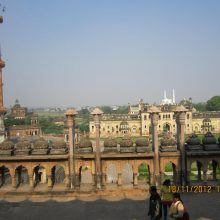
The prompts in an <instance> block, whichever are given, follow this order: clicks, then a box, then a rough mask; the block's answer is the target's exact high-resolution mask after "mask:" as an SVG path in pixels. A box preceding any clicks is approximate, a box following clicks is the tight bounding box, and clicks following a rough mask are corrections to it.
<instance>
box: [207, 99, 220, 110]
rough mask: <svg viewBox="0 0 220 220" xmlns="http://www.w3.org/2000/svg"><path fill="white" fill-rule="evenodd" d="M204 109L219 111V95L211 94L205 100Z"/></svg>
mask: <svg viewBox="0 0 220 220" xmlns="http://www.w3.org/2000/svg"><path fill="white" fill-rule="evenodd" d="M206 109H207V110H208V111H220V96H213V97H212V98H211V99H209V100H208V101H207V105H206Z"/></svg>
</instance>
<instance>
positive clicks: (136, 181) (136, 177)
mask: <svg viewBox="0 0 220 220" xmlns="http://www.w3.org/2000/svg"><path fill="white" fill-rule="evenodd" d="M133 184H134V187H137V185H138V175H137V173H134V174H133Z"/></svg>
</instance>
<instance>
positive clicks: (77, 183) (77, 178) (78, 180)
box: [75, 173, 80, 189]
mask: <svg viewBox="0 0 220 220" xmlns="http://www.w3.org/2000/svg"><path fill="white" fill-rule="evenodd" d="M75 186H76V188H77V189H79V188H80V174H79V173H76V184H75Z"/></svg>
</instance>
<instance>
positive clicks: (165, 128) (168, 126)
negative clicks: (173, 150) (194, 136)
mask: <svg viewBox="0 0 220 220" xmlns="http://www.w3.org/2000/svg"><path fill="white" fill-rule="evenodd" d="M163 131H164V132H170V125H169V124H168V123H166V124H164V126H163Z"/></svg>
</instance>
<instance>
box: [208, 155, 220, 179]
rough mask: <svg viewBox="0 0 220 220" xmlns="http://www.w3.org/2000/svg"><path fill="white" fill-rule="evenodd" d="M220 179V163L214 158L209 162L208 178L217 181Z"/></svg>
mask: <svg viewBox="0 0 220 220" xmlns="http://www.w3.org/2000/svg"><path fill="white" fill-rule="evenodd" d="M219 179H220V171H219V163H218V161H217V160H215V159H213V160H210V161H209V162H208V163H207V180H208V181H209V180H211V181H215V180H219Z"/></svg>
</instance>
